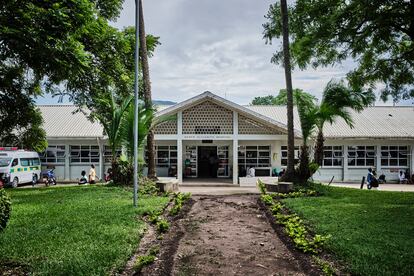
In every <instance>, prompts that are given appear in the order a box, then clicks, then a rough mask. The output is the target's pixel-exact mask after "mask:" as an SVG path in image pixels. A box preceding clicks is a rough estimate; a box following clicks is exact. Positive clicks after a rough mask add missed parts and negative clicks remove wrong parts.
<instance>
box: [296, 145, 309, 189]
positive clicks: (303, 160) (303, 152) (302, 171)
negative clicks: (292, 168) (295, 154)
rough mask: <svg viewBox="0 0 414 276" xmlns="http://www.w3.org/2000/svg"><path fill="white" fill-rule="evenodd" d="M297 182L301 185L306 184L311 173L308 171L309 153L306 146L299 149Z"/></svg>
mask: <svg viewBox="0 0 414 276" xmlns="http://www.w3.org/2000/svg"><path fill="white" fill-rule="evenodd" d="M299 162H300V163H299V181H300V183H301V184H306V182H307V181H308V179H309V177H311V172H310V169H309V151H308V146H307V145H305V144H303V145H302V146H301V147H300V158H299Z"/></svg>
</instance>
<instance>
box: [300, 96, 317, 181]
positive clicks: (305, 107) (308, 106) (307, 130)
mask: <svg viewBox="0 0 414 276" xmlns="http://www.w3.org/2000/svg"><path fill="white" fill-rule="evenodd" d="M295 101H296V106H297V108H298V113H299V120H300V126H301V129H302V146H301V148H300V158H299V160H300V162H299V168H298V175H297V176H298V178H299V179H297V180H299V181H300V183H305V182H306V181H307V180H308V179H309V177H311V176H312V174H313V172H311V170H310V168H309V150H308V141H309V138H310V137H311V136H312V135H313V133H314V131H315V129H316V126H317V122H318V116H319V107H318V106H317V105H316V104H315V103H314V102H312V101H308V100H307V99H305V98H303V97H301V96H300V94H295Z"/></svg>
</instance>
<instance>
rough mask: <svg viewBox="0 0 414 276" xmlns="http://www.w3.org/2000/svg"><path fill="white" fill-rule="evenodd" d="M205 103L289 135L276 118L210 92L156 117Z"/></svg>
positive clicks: (158, 113) (297, 133)
mask: <svg viewBox="0 0 414 276" xmlns="http://www.w3.org/2000/svg"><path fill="white" fill-rule="evenodd" d="M204 101H212V102H213V103H216V104H218V105H220V106H223V107H225V108H228V109H231V110H235V111H237V112H238V113H239V114H241V115H244V116H247V117H249V118H250V119H255V120H257V121H259V122H261V123H264V124H265V125H268V126H272V127H274V128H277V129H279V130H281V131H282V132H284V133H287V125H286V124H285V123H281V122H280V121H278V120H275V119H274V118H271V117H268V116H265V115H262V114H260V113H258V112H256V111H254V110H253V109H250V108H247V107H245V106H242V105H239V104H236V103H234V102H232V101H229V100H227V99H224V98H222V97H220V96H217V95H215V94H213V93H211V92H210V91H205V92H203V93H201V94H199V95H197V96H195V97H192V98H190V99H188V100H185V101H183V102H180V103H177V104H175V105H172V106H169V107H162V108H160V109H159V111H158V112H157V114H156V116H157V117H160V116H168V115H173V114H176V113H177V112H179V111H183V110H185V109H188V108H190V107H192V106H194V105H197V104H199V103H202V102H204ZM295 135H296V136H298V137H300V136H301V134H300V131H298V130H295Z"/></svg>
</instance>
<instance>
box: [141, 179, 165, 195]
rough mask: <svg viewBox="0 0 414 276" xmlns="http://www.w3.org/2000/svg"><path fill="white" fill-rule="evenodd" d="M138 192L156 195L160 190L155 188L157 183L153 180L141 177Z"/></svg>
mask: <svg viewBox="0 0 414 276" xmlns="http://www.w3.org/2000/svg"><path fill="white" fill-rule="evenodd" d="M138 192H139V194H140V195H151V196H156V195H158V194H159V192H160V190H159V189H158V188H157V185H156V184H155V182H154V181H153V180H151V179H149V178H147V177H142V178H140V179H139V189H138Z"/></svg>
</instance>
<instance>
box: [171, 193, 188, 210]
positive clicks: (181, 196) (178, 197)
mask: <svg viewBox="0 0 414 276" xmlns="http://www.w3.org/2000/svg"><path fill="white" fill-rule="evenodd" d="M190 197H191V193H176V194H175V197H174V206H173V207H172V208H171V210H170V215H172V216H175V215H177V214H178V213H179V212H180V210H181V208H182V207H183V203H184V202H185V201H187V200H189V199H190Z"/></svg>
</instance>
